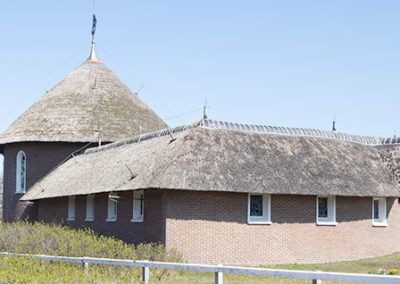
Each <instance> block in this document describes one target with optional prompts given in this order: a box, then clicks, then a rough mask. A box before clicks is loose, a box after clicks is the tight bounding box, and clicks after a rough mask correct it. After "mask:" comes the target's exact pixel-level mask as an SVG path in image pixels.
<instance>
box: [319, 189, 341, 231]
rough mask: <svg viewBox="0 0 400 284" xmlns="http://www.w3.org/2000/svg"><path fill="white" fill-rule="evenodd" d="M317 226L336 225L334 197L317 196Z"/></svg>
mask: <svg viewBox="0 0 400 284" xmlns="http://www.w3.org/2000/svg"><path fill="white" fill-rule="evenodd" d="M317 224H318V225H336V198H335V196H317Z"/></svg>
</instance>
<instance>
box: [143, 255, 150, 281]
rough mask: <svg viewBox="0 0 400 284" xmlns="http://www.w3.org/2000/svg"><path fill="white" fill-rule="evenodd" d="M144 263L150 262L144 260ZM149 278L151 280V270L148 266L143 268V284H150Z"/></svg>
mask: <svg viewBox="0 0 400 284" xmlns="http://www.w3.org/2000/svg"><path fill="white" fill-rule="evenodd" d="M143 262H148V260H143ZM149 278H150V268H149V267H148V266H146V265H145V266H143V267H142V280H143V283H146V284H147V283H149Z"/></svg>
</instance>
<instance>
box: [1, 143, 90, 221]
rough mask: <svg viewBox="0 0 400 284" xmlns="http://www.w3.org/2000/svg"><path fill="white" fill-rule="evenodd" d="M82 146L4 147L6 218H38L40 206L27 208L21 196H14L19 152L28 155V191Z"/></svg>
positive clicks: (15, 194) (9, 219)
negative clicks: (21, 200)
mask: <svg viewBox="0 0 400 284" xmlns="http://www.w3.org/2000/svg"><path fill="white" fill-rule="evenodd" d="M83 145H84V144H81V143H61V142H60V143H43V142H42V143H39V142H29V143H13V144H6V145H4V193H3V219H4V220H5V221H14V220H17V219H25V218H28V217H29V218H30V219H33V220H35V219H36V217H37V204H31V206H27V205H26V203H22V202H18V200H19V198H21V197H22V195H23V194H22V193H15V172H16V168H15V167H16V158H17V153H18V152H19V151H24V152H25V154H26V159H27V160H26V163H27V164H26V169H27V175H26V186H27V187H26V188H27V189H28V188H29V187H30V186H32V185H33V184H34V183H35V182H36V181H37V180H39V179H40V178H42V177H43V176H44V175H46V174H47V173H48V172H49V171H51V170H52V169H53V168H54V167H56V166H57V165H58V164H59V163H60V162H61V161H63V160H64V159H65V158H66V157H67V156H68V155H69V154H71V153H72V152H74V151H76V150H77V149H79V148H81V147H82V146H83Z"/></svg>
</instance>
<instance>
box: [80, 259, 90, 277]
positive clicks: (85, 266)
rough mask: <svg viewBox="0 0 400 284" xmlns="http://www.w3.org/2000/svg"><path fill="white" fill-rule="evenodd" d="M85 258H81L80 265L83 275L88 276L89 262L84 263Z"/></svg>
mask: <svg viewBox="0 0 400 284" xmlns="http://www.w3.org/2000/svg"><path fill="white" fill-rule="evenodd" d="M85 257H86V256H84V257H82V263H83V270H84V271H85V274H86V275H88V274H89V262H86V261H85Z"/></svg>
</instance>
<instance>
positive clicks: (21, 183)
mask: <svg viewBox="0 0 400 284" xmlns="http://www.w3.org/2000/svg"><path fill="white" fill-rule="evenodd" d="M15 174H16V175H15V176H16V184H15V185H16V188H15V192H16V193H25V191H26V155H25V153H24V152H23V151H19V152H18V154H17V168H16V173H15Z"/></svg>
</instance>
